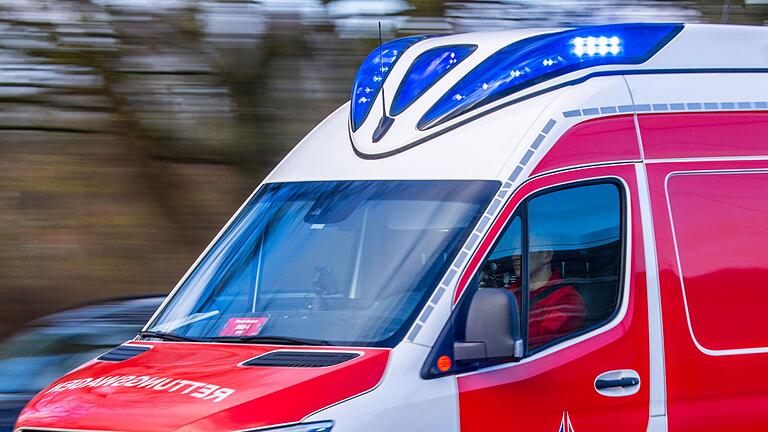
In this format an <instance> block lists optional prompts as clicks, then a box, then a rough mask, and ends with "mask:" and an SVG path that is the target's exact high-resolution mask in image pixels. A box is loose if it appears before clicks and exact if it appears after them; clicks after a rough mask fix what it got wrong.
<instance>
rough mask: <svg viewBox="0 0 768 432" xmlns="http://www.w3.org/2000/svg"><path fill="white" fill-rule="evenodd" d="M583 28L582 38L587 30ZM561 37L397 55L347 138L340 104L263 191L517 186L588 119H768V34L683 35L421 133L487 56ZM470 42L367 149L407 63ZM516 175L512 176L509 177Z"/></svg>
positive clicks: (710, 30)
mask: <svg viewBox="0 0 768 432" xmlns="http://www.w3.org/2000/svg"><path fill="white" fill-rule="evenodd" d="M618 27H619V28H620V27H621V26H618ZM603 28H605V27H595V28H594V29H603ZM582 30H583V31H586V32H588V31H589V28H586V29H579V31H582ZM559 32H563V29H537V30H513V31H503V32H484V33H468V34H459V35H450V36H441V37H431V38H426V39H423V40H421V41H418V42H416V43H415V44H413V45H412V46H410V48H408V49H407V50H405V51H404V52H401V55H400V57H399V58H398V59H397V62H396V63H395V64H394V66H393V67H392V68H391V71H389V74H388V76H385V79H384V82H383V90H384V92H383V95H384V96H382V92H379V93H378V94H377V97H376V98H375V99H373V100H372V101H371V102H372V103H371V108H370V112H369V114H368V115H367V117H366V118H365V120H364V121H363V122H362V124H360V125H359V127H358V128H357V129H356V130H355V128H354V127H353V126H352V121H351V120H350V115H351V113H350V110H351V104H350V102H348V103H346V104H344V105H343V106H341V107H340V108H339V109H337V110H336V111H335V112H333V113H332V114H330V115H329V116H328V117H327V118H326V119H325V120H324V121H323V122H322V123H320V124H319V125H318V126H317V127H316V128H315V129H314V130H313V131H311V132H310V133H309V134H308V135H307V136H306V137H305V138H304V139H303V140H302V141H301V142H300V143H299V144H298V145H297V146H296V148H294V150H293V151H292V152H291V153H290V154H289V155H288V156H287V157H286V158H285V159H284V160H283V161H282V162H281V163H280V164H279V165H278V167H277V168H276V169H275V170H274V171H273V172H272V174H270V176H269V177H268V178H267V181H268V182H284V181H312V180H356V179H489V180H500V181H508V180H509V181H512V182H514V181H515V180H517V179H523V178H525V176H526V175H527V174H528V173H529V172H530V170H531V169H532V168H533V167H534V166H535V163H536V162H537V161H538V160H540V159H541V157H542V156H543V155H544V154H545V153H546V151H547V150H548V149H549V148H551V146H552V144H553V143H554V142H555V141H556V139H557V137H559V136H561V135H562V133H563V132H564V131H566V130H567V129H569V128H570V127H571V126H573V125H574V124H576V123H579V122H581V121H584V120H586V119H588V118H593V117H598V116H606V115H622V114H624V115H626V114H633V113H643V112H657V111H659V112H660V111H663V112H670V111H690V110H694V111H695V110H707V109H709V110H718V111H723V110H739V109H768V107H766V101H768V80H767V79H766V78H767V77H768V75H766V74H768V28H761V27H746V26H723V25H685V26H681V29H678V30H677V32H676V33H675V34H674V36H673V37H672V39H671V40H670V41H669V42H668V43H666V44H665V45H663V46H662V47H661V48H660V49H658V50H657V51H654V52H653V54H652V55H651V57H650V58H649V59H647V60H645V61H643V62H642V63H639V64H612V63H610V62H608V63H606V64H602V65H596V66H591V67H586V68H576V69H575V70H570V71H566V72H564V73H562V74H559V75H557V76H554V77H551V78H549V79H546V80H544V81H542V82H538V83H535V84H534V85H530V86H528V87H527V88H524V89H521V90H519V91H516V92H514V93H512V94H509V95H506V96H504V97H501V98H499V99H498V100H494V101H492V102H490V103H487V104H485V105H482V106H480V107H477V108H475V109H472V110H470V111H468V112H466V113H463V114H460V115H458V116H456V117H455V118H452V119H449V120H447V121H444V122H443V123H440V124H437V125H434V126H431V127H428V128H423V127H422V129H420V128H419V126H420V120H421V119H423V118H424V116H425V113H427V112H428V111H429V110H430V109H431V108H432V107H433V106H435V105H436V102H437V101H439V100H440V99H441V98H442V97H443V96H444V95H446V94H447V93H448V92H449V91H452V88H453V87H454V86H455V85H457V83H459V82H460V80H462V78H464V77H466V76H467V74H468V73H470V71H472V70H473V69H475V68H476V67H479V66H482V65H481V64H482V63H483V62H484V61H485V60H487V59H488V58H489V57H490V56H491V55H492V54H494V53H496V52H497V51H499V50H500V49H503V48H505V47H507V46H509V45H510V44H513V43H515V42H518V41H523V42H520V44H526V43H528V42H527V41H531V40H534V41H535V39H531V38H535V37H536V36H539V35H545V34H546V35H556V34H558V33H559ZM579 34H582V35H583V34H586V33H579ZM601 34H604V33H600V31H597V32H596V33H595V35H601ZM570 43H573V39H571V40H570ZM622 43H624V41H622ZM468 44H471V45H476V46H477V48H476V49H475V50H474V52H473V53H472V54H470V55H469V56H468V57H466V59H464V60H463V61H461V62H460V63H458V64H456V65H455V67H454V68H452V69H450V70H448V71H447V73H445V74H444V75H443V76H442V77H441V78H440V79H439V80H437V81H436V82H435V83H434V84H433V85H432V86H431V87H429V88H428V89H427V90H426V91H425V92H424V93H423V94H422V95H421V96H419V97H418V98H417V99H416V100H415V101H414V102H412V103H411V104H410V106H408V108H407V109H405V110H404V111H403V112H402V113H400V114H398V115H396V116H391V118H392V119H393V120H394V121H393V122H392V123H391V126H390V127H389V128H388V129H386V133H384V134H383V136H380V139H378V140H377V141H376V140H374V138H373V136H374V134H375V132H376V129H377V127H378V126H379V123H380V121H381V118H382V114H383V109H384V108H382V98H383V100H384V106H385V107H386V109H387V112H388V113H389V112H390V111H391V107H392V103H393V97H394V95H395V94H396V92H397V91H398V88H399V87H400V85H401V82H402V81H403V80H404V79H406V78H407V76H408V74H409V68H410V66H411V65H412V64H413V62H414V60H416V59H417V58H419V56H420V55H422V54H424V53H425V52H427V51H429V50H431V49H435V48H439V47H444V46H449V45H468ZM601 48H605V47H601ZM603 50H604V51H607V50H605V49H603ZM582 51H583V49H582ZM593 51H594V49H593ZM580 54H581V53H580ZM369 58H370V57H369ZM378 58H381V57H380V56H379V57H378ZM553 58H554V57H553ZM558 59H560V60H562V58H561V57H558ZM545 61H548V60H545ZM486 64H487V63H486ZM359 76H360V75H359ZM388 116H389V115H388ZM515 172H517V176H515V177H510V176H511V174H512V173H515Z"/></svg>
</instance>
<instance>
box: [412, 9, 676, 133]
mask: <svg viewBox="0 0 768 432" xmlns="http://www.w3.org/2000/svg"><path fill="white" fill-rule="evenodd" d="M682 28H683V26H682V24H613V25H606V26H597V27H585V28H578V29H574V30H566V31H562V32H557V33H550V34H543V35H537V36H533V37H530V38H527V39H523V40H520V41H517V42H515V43H513V44H511V45H508V46H506V47H504V48H502V49H501V50H499V51H497V52H495V53H494V54H492V55H491V56H490V57H488V58H487V59H485V60H484V61H483V62H482V63H480V64H479V65H477V66H476V67H475V68H474V69H472V71H470V72H469V73H468V74H467V75H466V76H465V77H464V78H462V79H461V80H460V81H459V82H457V83H456V84H455V85H454V86H453V87H452V88H451V89H450V90H449V91H448V92H447V93H446V94H445V95H443V96H442V97H441V98H440V99H439V100H438V101H437V102H436V103H435V104H434V105H433V106H432V107H431V108H430V109H429V111H427V112H426V114H424V116H423V117H422V118H421V120H419V123H418V128H419V129H421V130H425V129H429V128H431V127H434V126H437V125H439V124H441V123H443V122H446V121H448V120H451V119H453V118H455V117H458V116H459V115H462V114H464V113H466V112H468V111H471V110H474V109H477V108H479V107H482V106H484V105H488V104H490V103H492V102H495V101H497V100H499V99H501V98H504V97H506V96H509V95H511V94H513V93H515V92H518V91H520V90H523V89H525V88H528V87H531V86H533V85H536V84H539V83H541V82H544V81H546V80H550V79H552V78H556V77H558V76H561V75H565V74H567V73H570V72H573V71H576V70H580V69H586V68H590V67H595V66H603V65H620V64H640V63H643V62H645V61H647V60H648V59H650V58H651V57H652V56H653V55H654V54H656V52H658V51H659V50H660V49H661V48H662V47H664V45H666V44H667V43H668V42H669V41H670V40H672V38H674V37H675V36H676V35H677V34H678V33H679V32H680V31H681V30H682Z"/></svg>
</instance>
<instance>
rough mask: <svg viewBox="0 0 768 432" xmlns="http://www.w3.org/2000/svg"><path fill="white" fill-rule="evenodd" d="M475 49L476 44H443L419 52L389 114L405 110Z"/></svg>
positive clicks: (396, 94) (401, 83) (396, 113)
mask: <svg viewBox="0 0 768 432" xmlns="http://www.w3.org/2000/svg"><path fill="white" fill-rule="evenodd" d="M476 49H477V45H445V46H440V47H437V48H432V49H430V50H427V51H424V52H423V53H421V54H419V56H418V57H416V60H414V61H413V63H411V67H410V68H408V71H407V72H406V73H405V78H403V80H402V81H401V82H400V86H399V87H398V88H397V92H396V93H395V97H394V99H393V101H392V107H391V108H390V112H389V114H390V115H392V116H396V115H398V114H400V113H402V112H403V111H405V110H406V109H407V108H408V107H409V106H411V104H412V103H413V102H415V101H416V99H418V98H419V97H421V95H423V94H424V93H425V92H426V91H427V90H429V89H430V88H431V87H432V86H433V85H435V83H436V82H437V81H439V80H440V78H442V77H443V76H444V75H445V74H447V73H448V71H450V70H451V69H453V68H455V67H456V66H457V65H458V64H459V63H461V62H462V61H464V59H466V58H467V57H469V55H470V54H472V53H473V52H474V51H475V50H476Z"/></svg>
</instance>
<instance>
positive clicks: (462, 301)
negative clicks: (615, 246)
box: [421, 174, 633, 379]
mask: <svg viewBox="0 0 768 432" xmlns="http://www.w3.org/2000/svg"><path fill="white" fill-rule="evenodd" d="M544 178H546V176H545V177H544ZM541 179H542V177H536V178H533V179H531V180H530V181H527V182H525V183H523V184H522V185H520V186H519V187H518V188H516V189H517V192H519V191H520V190H522V189H523V188H525V186H526V185H530V183H531V182H537V181H540V180H541ZM595 184H613V185H614V186H616V187H617V189H618V192H619V213H620V215H619V216H620V220H619V223H620V226H619V230H620V233H621V243H620V244H621V256H620V260H621V261H620V267H619V281H618V284H619V287H618V289H619V290H618V295H617V298H616V307H615V308H614V310H613V313H612V314H611V316H609V317H607V318H606V319H605V320H603V321H600V322H598V323H595V324H593V325H591V326H589V327H585V328H583V329H579V330H577V331H575V332H572V333H570V334H568V335H566V336H564V337H561V338H558V339H556V340H554V341H552V342H550V343H547V344H544V345H541V346H539V347H536V349H534V350H529V349H528V345H527V336H528V335H527V332H528V325H527V323H528V311H527V309H526V310H525V311H524V312H525V314H526V315H525V316H526V326H525V327H524V328H523V329H521V330H523V332H524V333H523V335H524V341H523V342H524V346H525V352H524V355H523V357H522V358H519V359H514V360H513V359H508V360H504V361H492V362H491V361H486V362H481V363H475V364H471V365H462V366H459V365H454V366H452V367H451V369H450V370H448V371H445V372H441V371H437V370H436V369H435V368H434V366H433V365H434V364H435V362H436V361H437V357H438V356H440V355H444V354H447V353H449V352H450V353H452V352H453V348H452V346H453V343H454V342H455V341H457V340H459V338H460V335H461V329H462V328H463V326H464V324H465V321H464V320H465V318H466V312H467V310H468V308H469V304H470V302H471V300H472V297H473V296H474V293H475V292H476V290H477V289H478V287H477V280H478V277H479V275H480V272H481V271H482V268H483V264H484V263H485V262H486V260H487V259H488V257H489V256H490V254H491V253H492V251H493V250H494V249H495V247H496V246H497V244H498V243H499V242H500V241H501V239H502V237H503V234H504V233H505V232H506V230H507V229H508V228H509V226H510V225H511V224H512V222H513V221H514V220H515V218H517V217H520V218H521V235H522V236H523V239H521V244H522V245H523V248H524V250H527V248H528V243H527V237H528V235H527V229H528V224H527V205H528V202H529V201H530V200H531V199H533V198H535V197H537V196H541V195H544V194H547V193H551V192H556V191H558V190H565V189H571V188H576V187H582V186H590V185H595ZM630 196H631V195H630V186H629V184H628V183H627V180H626V179H624V178H623V177H621V176H618V175H613V174H607V175H599V176H595V177H585V178H580V179H574V180H567V181H563V182H560V183H553V184H550V185H545V186H542V187H541V188H538V189H536V188H534V190H533V191H530V192H528V193H527V194H526V195H523V196H521V197H520V198H519V200H518V199H516V193H512V194H511V195H510V197H509V198H508V200H507V202H506V204H505V205H509V204H510V203H511V202H514V201H517V203H515V205H514V208H513V210H512V211H511V212H510V213H509V214H508V216H506V220H504V221H503V226H502V228H501V229H500V230H499V231H498V232H497V233H496V234H494V235H495V236H496V237H495V238H494V239H493V243H491V245H490V246H489V247H488V248H487V249H486V250H485V251H484V252H483V253H482V260H481V261H480V262H479V264H478V265H477V267H476V268H475V269H474V270H473V271H472V272H471V276H470V277H469V279H468V280H469V282H467V284H468V285H466V288H465V289H464V290H463V292H462V295H461V297H460V298H459V300H458V302H456V303H455V304H454V305H453V309H452V311H451V315H450V316H449V318H448V320H447V322H446V323H445V325H444V327H443V329H442V331H441V332H440V334H439V336H438V337H437V340H436V341H435V344H434V345H433V347H432V350H431V352H430V354H429V355H428V356H427V359H426V362H425V363H424V365H423V366H422V369H421V377H422V378H424V379H435V378H440V377H442V376H446V375H463V374H472V373H479V372H483V371H491V370H496V369H499V368H505V367H510V366H514V365H517V364H523V363H528V362H530V361H535V360H536V359H538V358H541V357H543V356H545V355H549V354H553V353H555V352H557V351H559V350H561V349H564V348H566V347H569V346H572V345H575V344H579V343H583V342H585V341H586V340H588V339H590V338H592V337H595V336H597V335H599V334H602V333H603V332H605V331H609V330H610V329H612V328H615V327H616V326H617V325H619V323H620V322H621V321H622V320H623V319H624V317H626V314H627V311H628V309H629V304H630V298H629V296H628V293H629V289H630V287H629V285H628V282H630V278H629V277H628V274H629V265H630V262H629V260H630V259H631V252H630V248H631V247H632V239H631V236H632V223H633V221H632V220H631V208H630V202H629V199H630ZM523 212H525V213H526V214H525V215H524V216H525V217H523V215H521V213H523ZM497 222H498V219H497V220H496V221H494V222H492V223H497ZM486 235H488V234H486ZM475 253H476V254H477V253H478V251H475ZM526 255H527V254H526ZM527 262H528V258H527V257H526V258H525V259H524V260H522V263H521V264H522V265H521V272H524V273H525V274H526V275H527V273H528V268H527ZM527 279H528V278H527V276H526V278H525V279H524V281H525V283H526V287H525V289H526V290H527V283H528V282H527ZM524 303H525V307H526V308H527V303H528V300H527V299H526V300H525V302H524ZM522 307H523V305H521V308H522ZM451 355H452V354H451Z"/></svg>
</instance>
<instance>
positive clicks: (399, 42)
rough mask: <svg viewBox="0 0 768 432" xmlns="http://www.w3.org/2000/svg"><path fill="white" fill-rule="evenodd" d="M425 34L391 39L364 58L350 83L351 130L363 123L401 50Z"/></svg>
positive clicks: (419, 39) (421, 38) (403, 50)
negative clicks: (352, 82)
mask: <svg viewBox="0 0 768 432" xmlns="http://www.w3.org/2000/svg"><path fill="white" fill-rule="evenodd" d="M424 38H426V36H409V37H404V38H400V39H394V40H391V41H389V42H387V43H385V44H383V45H382V46H381V48H376V49H375V50H373V52H371V53H370V54H369V55H368V57H366V58H365V60H364V61H363V64H362V65H360V69H359V70H358V71H357V75H356V76H355V82H354V84H353V85H352V108H351V117H352V131H353V132H354V131H356V130H357V129H358V128H359V127H360V125H362V124H363V122H364V121H365V119H366V117H368V113H370V112H371V107H372V105H373V102H374V101H375V100H376V97H377V96H378V95H379V91H381V86H382V85H383V84H384V81H385V80H386V79H387V75H389V72H390V71H391V70H392V68H393V67H394V66H395V63H397V60H398V59H399V58H400V56H402V55H403V52H405V50H407V49H408V48H410V47H411V46H412V45H413V44H415V43H416V42H419V41H421V40H423V39H424Z"/></svg>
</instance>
